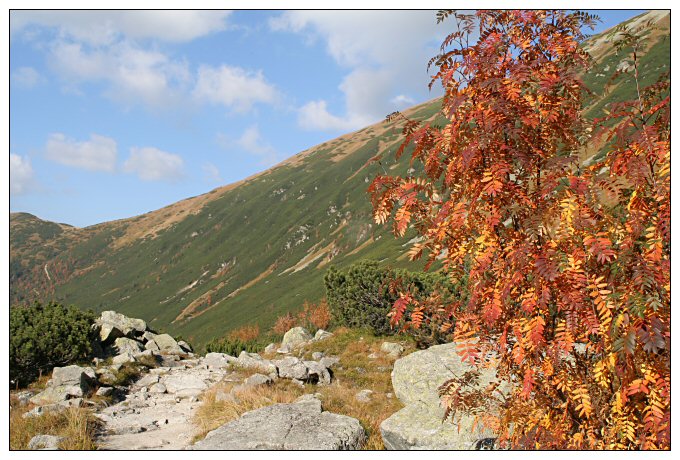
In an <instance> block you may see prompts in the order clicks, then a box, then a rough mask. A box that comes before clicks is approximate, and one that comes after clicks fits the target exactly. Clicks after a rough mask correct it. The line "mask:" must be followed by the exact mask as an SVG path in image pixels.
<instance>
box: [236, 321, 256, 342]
mask: <svg viewBox="0 0 680 460" xmlns="http://www.w3.org/2000/svg"><path fill="white" fill-rule="evenodd" d="M228 337H229V339H231V340H240V341H242V342H252V341H253V340H256V339H257V338H258V337H260V326H258V325H257V324H250V325H246V326H241V327H239V328H238V329H234V330H233V331H231V332H230V333H229V335H228Z"/></svg>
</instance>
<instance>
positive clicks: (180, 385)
mask: <svg viewBox="0 0 680 460" xmlns="http://www.w3.org/2000/svg"><path fill="white" fill-rule="evenodd" d="M162 383H163V384H164V385H165V388H166V391H167V392H168V393H170V394H174V395H176V396H178V397H184V398H189V397H192V396H198V395H200V394H201V393H203V392H204V391H205V390H207V389H208V385H207V384H206V383H205V382H204V381H203V379H201V378H199V377H197V376H195V375H191V374H174V375H168V376H165V377H164V378H163V381H162Z"/></svg>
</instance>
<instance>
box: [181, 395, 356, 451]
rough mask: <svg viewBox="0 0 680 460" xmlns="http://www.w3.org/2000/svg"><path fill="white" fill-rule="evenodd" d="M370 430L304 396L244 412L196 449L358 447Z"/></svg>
mask: <svg viewBox="0 0 680 460" xmlns="http://www.w3.org/2000/svg"><path fill="white" fill-rule="evenodd" d="M365 439H366V433H365V431H364V429H363V428H362V427H361V424H360V423H359V421H358V420H357V419H354V418H352V417H348V416H346V415H339V414H334V413H331V412H325V411H323V410H322V407H321V401H319V400H318V399H316V398H313V397H309V396H306V397H305V396H303V397H302V398H300V399H298V400H297V401H296V402H294V403H292V404H274V405H272V406H267V407H263V408H261V409H257V410H254V411H251V412H247V413H245V414H243V415H242V416H241V417H240V418H238V419H237V420H234V421H232V422H229V423H227V424H225V425H223V426H221V427H220V428H217V429H216V430H213V431H211V432H210V433H208V435H207V436H206V437H205V439H203V440H202V441H199V442H197V443H196V444H194V445H193V446H191V447H190V449H195V450H242V449H248V450H251V449H259V450H354V449H358V448H360V447H361V446H362V444H363V442H364V440H365Z"/></svg>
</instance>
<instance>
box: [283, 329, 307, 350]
mask: <svg viewBox="0 0 680 460" xmlns="http://www.w3.org/2000/svg"><path fill="white" fill-rule="evenodd" d="M309 340H312V334H310V333H309V331H308V330H307V329H305V328H304V327H299V326H298V327H294V328H292V329H290V330H289V331H288V332H286V333H285V334H284V336H283V341H282V342H281V346H282V347H285V346H288V347H289V348H290V349H293V348H295V347H298V346H300V345H302V344H303V343H305V342H307V341H309Z"/></svg>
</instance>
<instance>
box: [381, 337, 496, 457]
mask: <svg viewBox="0 0 680 460" xmlns="http://www.w3.org/2000/svg"><path fill="white" fill-rule="evenodd" d="M455 348H456V344H455V343H447V344H444V345H436V346H433V347H430V348H428V349H427V350H422V351H417V352H415V353H412V354H410V355H408V356H406V357H404V358H401V359H398V360H397V361H396V362H395V363H394V369H393V371H392V386H393V387H394V393H395V394H396V396H397V397H398V398H399V400H400V401H401V402H402V403H404V404H405V405H406V407H404V408H403V409H401V410H400V411H398V412H396V413H395V414H393V415H392V416H390V417H389V418H387V419H386V420H384V421H383V422H382V424H381V425H380V431H381V434H382V438H383V443H384V444H385V447H386V448H387V449H395V450H408V449H426V450H440V449H447V450H468V449H474V448H475V447H476V445H477V444H478V442H479V441H480V440H482V439H486V438H494V437H495V434H494V433H493V432H492V431H491V430H489V429H487V428H485V427H483V426H482V424H481V423H479V424H476V426H475V423H474V418H473V417H469V416H466V415H464V414H457V415H456V420H455V424H454V423H451V421H450V420H447V421H444V422H442V419H443V416H444V409H443V407H442V406H441V404H440V399H439V394H438V392H437V388H438V387H439V386H440V385H441V384H442V383H444V382H445V381H446V380H449V379H451V378H453V377H454V376H457V375H458V376H459V375H462V374H463V373H464V372H466V371H468V370H471V369H472V367H471V366H469V365H468V364H465V363H463V362H462V361H461V359H460V358H459V357H458V355H457V354H456V350H455ZM493 379H495V370H493V369H486V370H483V371H482V373H481V375H480V381H479V385H480V386H481V387H482V388H485V387H486V386H487V385H488V384H489V383H490V382H491V381H492V380H493ZM473 426H474V429H473Z"/></svg>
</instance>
